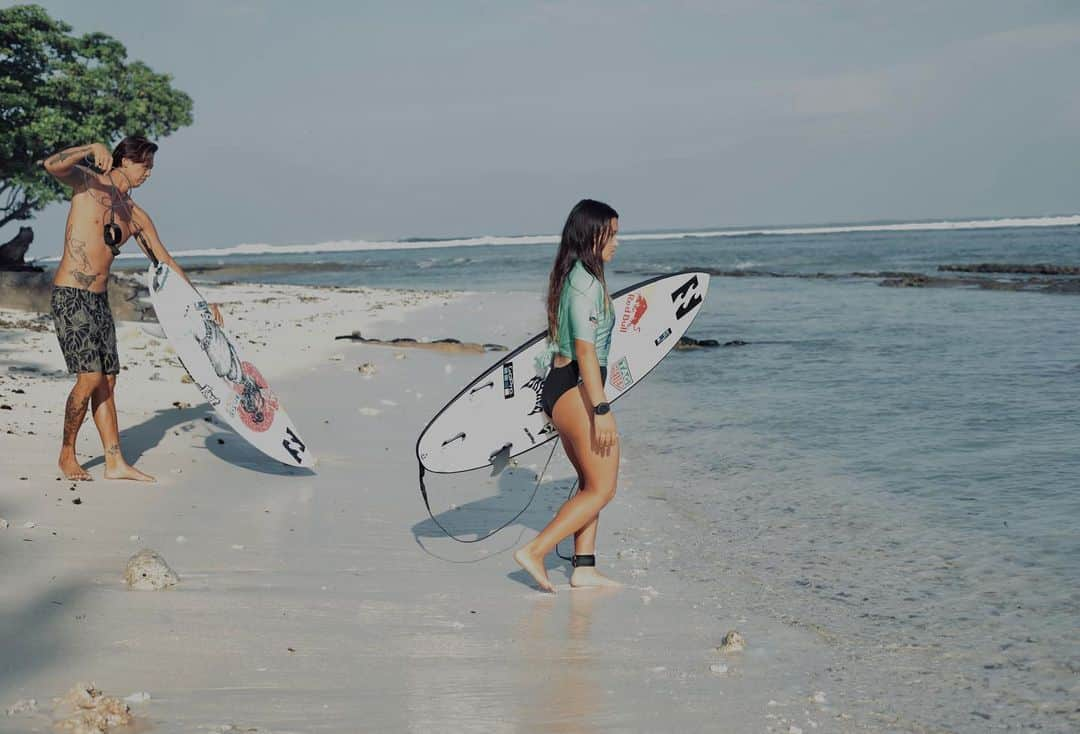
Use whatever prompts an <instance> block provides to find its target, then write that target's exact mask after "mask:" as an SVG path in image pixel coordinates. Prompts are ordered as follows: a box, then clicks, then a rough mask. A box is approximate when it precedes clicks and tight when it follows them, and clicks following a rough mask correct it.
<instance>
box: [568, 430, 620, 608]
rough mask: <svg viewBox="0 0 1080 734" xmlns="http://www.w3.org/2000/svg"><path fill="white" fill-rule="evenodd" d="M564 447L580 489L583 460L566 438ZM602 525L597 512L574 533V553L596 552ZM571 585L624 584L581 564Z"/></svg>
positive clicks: (574, 574) (591, 553)
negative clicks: (581, 460)
mask: <svg viewBox="0 0 1080 734" xmlns="http://www.w3.org/2000/svg"><path fill="white" fill-rule="evenodd" d="M562 444H563V449H565V451H566V456H567V458H569V459H570V463H571V464H573V465H574V469H575V470H577V475H578V489H579V490H580V488H581V487H583V486H584V485H585V480H584V478H583V477H584V473H583V472H582V469H581V462H580V460H579V459H578V457H577V453H576V452H575V450H574V447H573V445H572V444H571V443H570V442H569V441H567V440H566V439H562ZM599 527H600V515H599V513H597V514H596V515H595V516H593V519H592V520H590V521H589V522H587V523H586V524H585V526H584V527H583V528H581V529H580V530H578V531H577V532H576V533H574V555H577V556H591V555H593V554H595V553H596V531H597V530H598V529H599ZM570 585H571V586H575V587H578V586H622V584H620V583H619V582H618V581H615V580H614V579H610V578H608V577H607V576H605V575H603V574H602V573H600V572H599V571H597V570H596V567H595V566H579V567H577V568H575V569H574V571H573V572H572V573H571V574H570Z"/></svg>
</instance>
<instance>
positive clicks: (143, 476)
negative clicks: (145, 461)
mask: <svg viewBox="0 0 1080 734" xmlns="http://www.w3.org/2000/svg"><path fill="white" fill-rule="evenodd" d="M105 478H106V479H131V480H134V481H136V482H156V481H157V480H156V479H154V478H153V477H152V476H150V475H149V474H147V473H146V472H141V471H139V470H138V469H136V468H135V467H133V466H131V465H130V464H120V465H119V466H117V467H115V468H113V469H110V468H108V467H106V468H105Z"/></svg>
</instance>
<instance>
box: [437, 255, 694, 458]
mask: <svg viewBox="0 0 1080 734" xmlns="http://www.w3.org/2000/svg"><path fill="white" fill-rule="evenodd" d="M708 289H709V276H708V274H707V273H698V272H684V273H678V274H676V275H667V276H661V277H658V278H653V279H651V280H646V281H643V282H641V283H638V284H637V285H633V286H630V287H629V288H625V289H623V290H621V291H619V292H618V293H616V294H614V296H613V297H612V305H613V307H614V309H615V328H614V330H613V331H612V334H611V348H610V350H609V353H608V375H607V383H606V385H605V386H604V392H605V393H606V395H607V398H608V400H609V401H615V400H618V399H619V398H620V397H622V396H623V395H625V394H626V393H627V392H629V391H630V389H632V388H633V387H634V385H637V384H638V383H639V382H641V380H642V379H643V378H644V377H645V375H647V374H649V372H651V371H652V369H653V368H654V367H656V365H657V364H659V362H660V360H662V359H663V358H664V357H665V356H666V355H667V353H668V352H669V351H671V348H672V347H674V346H675V345H676V344H677V343H678V342H679V338H680V337H682V335H683V334H684V333H685V332H686V330H687V328H688V327H689V326H690V324H691V323H692V322H693V320H694V318H695V317H696V316H697V314H698V313H699V312H700V311H701V304H702V303H703V302H704V300H705V295H706V293H707V291H708ZM545 336H546V334H538V335H537V336H535V337H533V338H532V339H530V340H529V341H527V342H525V343H524V344H523V345H521V346H520V347H518V348H517V349H515V350H514V351H513V352H511V353H510V354H509V355H508V356H506V357H505V358H503V359H502V360H500V361H499V362H498V363H497V364H495V365H494V366H493V367H491V368H490V369H488V370H487V371H486V372H484V374H482V375H481V376H480V377H478V378H476V379H475V380H473V381H472V382H471V383H469V385H468V386H467V387H466V388H465V389H464V390H462V391H461V392H460V393H458V395H457V396H456V397H455V398H454V399H453V400H451V401H450V402H449V403H447V405H446V406H445V407H444V408H443V409H442V410H440V411H439V412H438V413H437V414H436V415H435V417H434V418H433V419H432V420H431V422H430V423H428V425H427V427H426V428H424V431H423V433H421V434H420V438H419V439H417V442H416V456H417V458H418V459H419V461H420V466H421V467H422V468H423V469H425V470H427V471H430V472H434V473H438V474H452V473H455V472H463V471H470V470H472V469H480V468H483V467H485V466H488V465H489V464H491V463H492V462H493V461H495V460H496V458H497V457H500V456H502V457H508V458H512V457H514V456H517V455H518V454H521V453H523V452H525V451H529V450H530V449H534V448H536V447H537V446H539V445H541V444H543V443H546V442H547V441H550V440H551V439H553V438H555V436H556V435H557V433H556V431H555V428H554V426H552V425H551V423H550V422H549V421H548V419H547V416H546V415H545V414H544V410H543V408H542V407H541V405H540V392H541V390H543V388H544V378H545V377H546V375H545V374H544V373H543V372H541V373H538V372H537V370H536V367H535V365H534V361H535V359H536V358H537V357H538V356H539V355H540V354H542V353H543V351H544V349H545V346H546V344H545Z"/></svg>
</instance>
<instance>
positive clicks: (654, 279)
mask: <svg viewBox="0 0 1080 734" xmlns="http://www.w3.org/2000/svg"><path fill="white" fill-rule="evenodd" d="M680 275H704V276H705V277H706V278H708V280H709V281H710V284H711V281H712V278H711V277H709V273H707V272H705V271H703V270H682V271H679V272H677V273H666V274H664V275H657V276H655V277H652V278H648V279H646V280H642V281H640V282H638V283H634V284H633V285H630V286H627V287H626V288H623V289H622V290H619V291H616V292H615V293H613V294H612V295H611V299H612V300H615V299H616V298H619V297H620V296H624V295H626V294H627V293H631V292H633V291H636V290H638V289H639V288H643V287H645V286H647V285H651V284H653V283H656V282H657V281H661V280H667V279H668V278H676V277H678V276H680ZM703 305H704V301H702V302H701V303H699V304H698V305H697V307H696V308H695V312H694V315H693V318H691V319H690V324H693V322H694V319H696V318H697V315H698V314H699V313H701V307H702V306H703ZM690 324H687V325H686V328H687V330H688V329H689V328H690ZM683 333H684V334H685V333H686V331H685V330H684V331H683ZM546 337H547V332H546V331H542V332H540V333H539V334H537V335H536V336H534V337H533V338H531V339H529V340H528V341H527V342H525V343H524V344H522V345H521V346H520V347H518V348H517V349H515V350H514V351H512V352H510V354H508V355H506V356H505V357H503V358H502V359H500V360H499V361H498V362H496V363H495V364H493V365H491V366H490V367H488V368H487V369H486V370H484V371H483V372H482V373H480V375H479V376H477V377H476V378H475V379H474V380H473V381H472V382H470V383H469V384H468V385H466V386H465V387H464V388H463V389H462V390H461V392H459V393H458V394H457V395H455V396H454V397H452V398H450V400H449V401H447V403H446V405H444V406H443V407H442V408H441V409H440V410H439V412H438V413H436V414H435V415H434V416H433V417H432V419H431V420H429V421H428V422H427V425H426V426H424V430H422V431H420V435H419V436H418V437H417V439H416V450H415V453H416V461H417V462H418V463H419V464H420V481H421V488H422V491H423V494H424V502H425V503H427V492H426V491H424V490H423V476H424V473H425V472H430V473H432V474H464V473H465V472H469V471H477V470H478V469H483V468H484V467H487V466H491V462H490V461H489V462H488V463H487V464H483V465H481V466H474V467H473V468H471V469H458V470H456V471H435V470H434V469H428V468H427V467H426V466H424V461H423V459H421V458H420V441H421V440H422V439H423V438H424V435H425V434H426V433H427V432H428V429H429V428H431V424H432V423H434V422H435V421H437V420H438V419H439V416H441V415H442V414H443V413H445V412H446V410H447V408H449V407H450V406H451V405H453V404H454V403H455V402H457V400H458V398H460V397H461V396H463V395H465V393H467V392H468V391H469V389H470V388H472V387H473V386H475V385H476V384H477V383H478V382H480V381H481V380H483V379H484V378H486V377H487V376H488V375H489V373H491V372H493V371H495V370H496V369H498V368H499V367H501V366H502V365H503V364H505V363H506V362H508V361H510V360H512V359H513V358H514V357H516V356H517V355H519V354H521V353H522V352H523V351H525V350H526V349H528V348H529V347H531V346H532V345H533V344H536V343H537V342H538V341H540V340H541V339H544V338H546ZM673 348H674V347H672V349H673ZM670 352H671V349H668V353H670ZM664 356H665V357H666V356H667V353H665V354H664ZM663 361H664V360H663V359H661V360H660V362H663ZM660 362H657V363H656V364H654V365H653V366H652V367H651V368H649V370H648V371H647V372H645V374H643V375H640V376H639V377H637V378H636V379H635V380H634V382H633V383H632V384H631V385H630V387H628V388H627V389H626V390H624V391H623V392H621V393H619V394H618V395H616V396H615V397H614V398H612V399H611V402H615V401H616V400H618V399H619V398H621V397H622V396H623V395H625V394H626V393H628V392H630V390H631V389H632V388H633V387H634V385H637V384H638V383H640V382H641V381H642V380H644V379H645V378H646V377H647V376H648V375H649V373H651V372H652V371H653V370H654V369H656V367H657V365H659V364H660ZM558 435H559V434H558V433H556V432H552V433H551V435H550V436H548V437H547V438H545V439H544V440H543V441H540V442H538V443H535V444H531V445H530V446H529V447H528V448H523V449H522V450H521V451H518V452H517V453H515V454H510V455H509V456H507V458H508V459H512V458H514V457H516V456H521V455H522V454H524V453H527V452H529V451H532V450H533V449H536V448H540V447H541V446H543V445H544V444H546V443H547V442H548V441H551V440H552V439H553V438H555V437H556V436H558ZM430 511H431V510H430V508H429V510H428V512H429V513H430Z"/></svg>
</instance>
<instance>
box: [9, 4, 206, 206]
mask: <svg viewBox="0 0 1080 734" xmlns="http://www.w3.org/2000/svg"><path fill="white" fill-rule="evenodd" d="M171 82H172V77H171V76H169V75H168V74H158V73H156V72H154V70H153V69H151V68H150V67H149V66H147V65H146V64H144V63H143V62H141V61H128V60H127V49H126V48H124V45H123V44H122V43H120V42H119V41H117V40H116V39H114V38H112V37H110V36H108V35H106V34H104V33H87V34H85V35H83V36H74V35H72V34H71V26H69V25H68V24H67V23H64V22H63V21H60V20H56V19H53V18H51V17H50V16H49V14H48V13H47V12H45V10H44V9H43V8H41V7H40V6H37V5H16V6H13V7H10V8H0V226H3V225H5V224H7V223H8V222H12V221H16V220H24V219H30V218H31V217H33V215H34V213H35V212H37V211H39V210H40V209H42V208H44V207H45V205H46V204H48V203H50V202H53V201H57V200H61V199H63V198H66V193H65V191H64V188H63V187H62V186H61V185H60V184H59V183H58V182H57V181H55V180H54V179H53V178H52V177H51V176H49V175H48V174H47V173H46V172H45V170H44V169H43V168H42V167H41V161H42V160H44V159H45V158H46V157H47V156H49V155H51V154H52V153H55V152H56V151H57V150H62V149H63V148H67V147H71V146H74V145H82V144H85V143H92V142H100V143H104V144H105V145H111V144H113V143H115V142H116V141H117V140H119V139H120V138H122V137H123V136H125V135H145V136H146V137H148V138H160V137H163V136H166V135H169V134H170V133H172V132H174V131H176V130H178V129H179V128H181V127H184V126H186V125H190V124H191V123H192V116H191V108H192V102H191V97H189V96H188V95H187V94H185V93H184V92H181V91H179V90H177V89H173V87H172V84H171Z"/></svg>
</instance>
